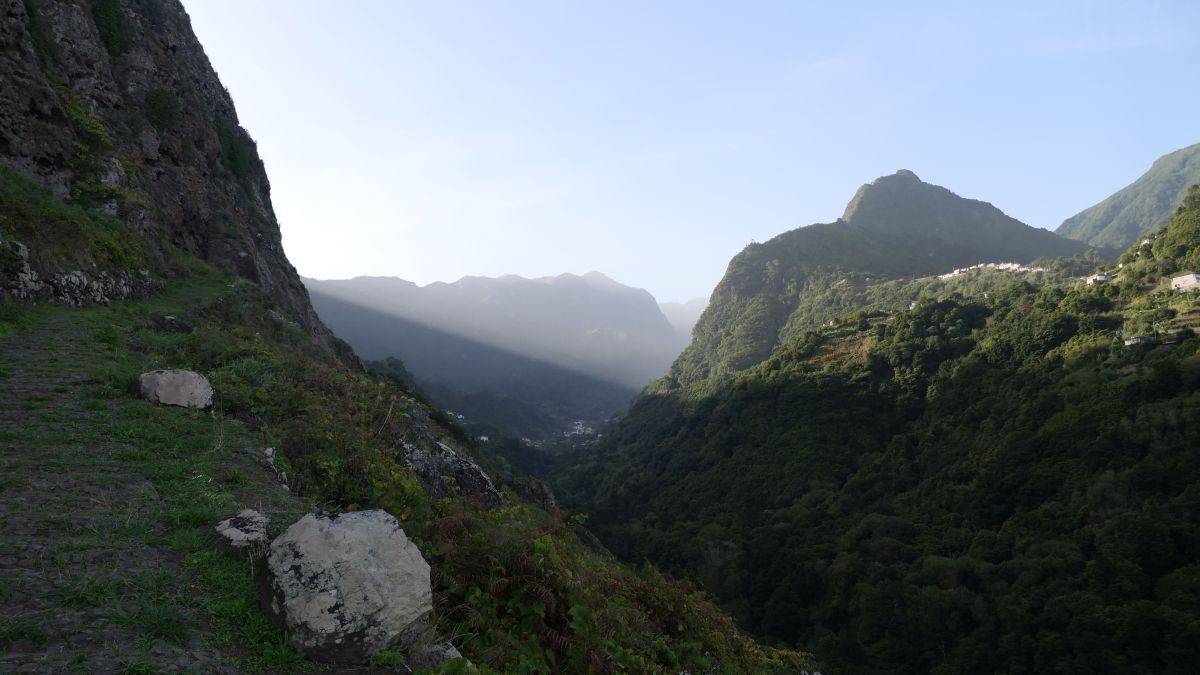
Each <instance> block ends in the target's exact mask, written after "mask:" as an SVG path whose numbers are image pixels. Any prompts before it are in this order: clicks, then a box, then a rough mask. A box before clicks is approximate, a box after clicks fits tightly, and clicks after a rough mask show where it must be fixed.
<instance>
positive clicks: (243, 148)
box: [216, 118, 262, 184]
mask: <svg viewBox="0 0 1200 675" xmlns="http://www.w3.org/2000/svg"><path fill="white" fill-rule="evenodd" d="M216 125H217V138H218V139H220V141H221V158H222V160H223V161H224V162H225V167H226V168H228V169H229V170H230V171H231V172H232V173H233V175H234V176H235V177H236V178H237V179H238V181H239V182H241V183H242V184H245V183H246V181H248V180H249V179H251V178H252V177H253V176H254V175H255V172H256V170H258V169H261V166H262V162H261V161H260V160H259V158H258V147H257V146H256V145H255V144H254V141H253V140H252V139H251V138H250V134H248V133H246V130H245V129H243V128H242V127H241V126H240V125H238V124H237V123H236V122H233V121H231V120H228V119H225V118H220V119H218V120H217V121H216Z"/></svg>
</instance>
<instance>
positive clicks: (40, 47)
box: [24, 0, 58, 66]
mask: <svg viewBox="0 0 1200 675" xmlns="http://www.w3.org/2000/svg"><path fill="white" fill-rule="evenodd" d="M24 2H25V27H26V28H28V29H29V35H30V36H31V37H32V38H33V52H34V53H35V54H37V57H38V62H39V63H41V64H42V65H43V66H48V65H50V64H51V63H53V62H54V61H55V59H57V58H58V45H57V44H55V43H54V39H53V38H51V37H50V34H49V33H48V32H46V21H45V19H43V18H42V13H41V12H40V11H38V8H37V5H36V4H34V2H33V0H24Z"/></svg>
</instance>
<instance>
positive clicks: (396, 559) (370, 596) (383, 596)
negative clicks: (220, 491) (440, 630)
mask: <svg viewBox="0 0 1200 675" xmlns="http://www.w3.org/2000/svg"><path fill="white" fill-rule="evenodd" d="M265 590H266V592H265V593H264V595H263V605H264V609H265V610H266V612H267V614H268V615H269V616H270V617H271V618H272V621H274V622H275V624H276V625H277V626H279V627H280V628H282V629H283V630H284V631H285V632H286V633H287V635H288V638H289V639H290V640H291V641H292V644H294V645H296V647H297V648H298V649H300V650H301V651H302V652H304V653H305V654H307V655H308V656H310V657H312V658H315V659H319V660H322V661H334V662H342V663H362V662H364V661H366V660H367V659H368V658H369V657H370V656H371V655H372V654H374V653H376V652H379V651H381V650H384V649H399V650H404V649H407V648H408V647H409V646H411V645H412V643H413V642H414V641H416V640H417V639H418V638H419V637H421V635H422V634H423V633H424V632H426V631H427V629H428V625H427V619H428V617H429V614H430V612H431V611H432V610H433V590H432V588H431V587H430V583H429V564H428V563H426V562H425V558H424V557H423V556H422V555H421V551H420V550H418V549H417V546H416V545H415V544H413V543H412V542H411V541H409V539H408V537H407V536H405V534H404V530H402V529H400V523H398V522H396V519H395V518H394V517H392V515H391V514H389V513H388V512H386V511H382V510H373V511H356V512H353V513H310V514H308V515H306V516H304V517H303V518H301V519H300V520H298V521H296V523H294V524H293V525H292V526H291V527H289V528H288V529H287V531H286V532H284V533H283V534H281V535H279V536H278V537H276V539H275V541H273V542H271V549H270V552H269V553H268V555H267V576H266V589H265Z"/></svg>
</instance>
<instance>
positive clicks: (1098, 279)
mask: <svg viewBox="0 0 1200 675" xmlns="http://www.w3.org/2000/svg"><path fill="white" fill-rule="evenodd" d="M1112 280H1113V276H1112V275H1111V274H1093V275H1092V276H1090V277H1084V279H1083V281H1084V283H1086V284H1087V285H1088V286H1093V285H1095V284H1103V283H1105V282H1108V281H1112Z"/></svg>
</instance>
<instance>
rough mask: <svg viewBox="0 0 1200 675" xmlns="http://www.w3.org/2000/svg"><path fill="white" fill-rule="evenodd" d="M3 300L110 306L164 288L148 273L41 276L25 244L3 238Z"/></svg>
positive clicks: (0, 258)
mask: <svg viewBox="0 0 1200 675" xmlns="http://www.w3.org/2000/svg"><path fill="white" fill-rule="evenodd" d="M0 261H3V262H2V263H0V299H9V300H15V301H17V302H52V303H56V304H60V305H70V306H72V307H81V306H83V305H107V304H110V303H113V302H116V301H118V300H129V299H133V298H144V297H146V296H148V295H150V294H152V293H154V292H156V291H158V290H160V289H161V288H162V284H161V283H160V282H158V281H157V280H156V279H154V278H153V277H152V276H151V275H150V272H149V270H138V271H137V272H129V271H125V270H113V271H97V270H93V271H90V272H85V271H83V270H64V271H56V272H51V273H48V274H45V275H43V274H39V273H38V272H37V270H35V269H34V268H33V266H32V265H31V264H30V261H29V248H28V247H26V246H25V245H24V244H22V243H20V242H17V241H12V240H7V241H6V240H3V239H0Z"/></svg>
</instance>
